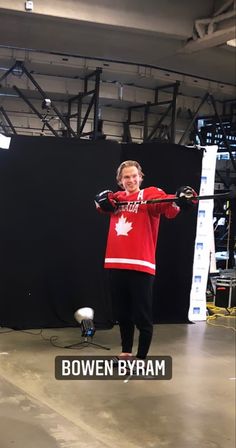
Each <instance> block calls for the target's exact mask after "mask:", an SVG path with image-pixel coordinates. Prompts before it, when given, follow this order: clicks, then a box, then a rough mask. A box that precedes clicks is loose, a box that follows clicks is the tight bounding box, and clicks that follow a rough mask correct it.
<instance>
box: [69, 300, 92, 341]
mask: <svg viewBox="0 0 236 448" xmlns="http://www.w3.org/2000/svg"><path fill="white" fill-rule="evenodd" d="M93 317H94V311H93V309H92V308H88V307H85V308H79V309H78V310H77V311H76V312H75V313H74V318H75V320H76V321H77V322H78V323H79V324H80V327H81V333H82V336H83V337H90V338H92V337H93V336H94V334H95V332H96V329H95V326H94V323H93Z"/></svg>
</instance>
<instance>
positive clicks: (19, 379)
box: [0, 318, 236, 448]
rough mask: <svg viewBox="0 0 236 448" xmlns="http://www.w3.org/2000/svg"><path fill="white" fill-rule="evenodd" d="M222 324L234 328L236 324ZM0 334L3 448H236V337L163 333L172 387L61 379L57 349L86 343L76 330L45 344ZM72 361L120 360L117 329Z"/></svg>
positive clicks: (172, 328)
mask: <svg viewBox="0 0 236 448" xmlns="http://www.w3.org/2000/svg"><path fill="white" fill-rule="evenodd" d="M215 323H217V324H220V325H222V324H224V325H225V326H226V327H228V326H235V321H234V319H232V318H231V319H228V320H227V319H225V318H219V319H218V320H217V321H216V322H215ZM6 330H7V329H4V328H0V333H1V334H0V384H1V390H0V440H1V441H0V447H1V448H13V447H14V448H41V447H43V448H85V447H86V448H102V447H103V448H106V447H107V448H108V447H109V448H110V447H112V448H121V447H122V448H234V447H235V376H236V372H235V354H234V349H235V332H234V331H233V330H232V329H229V328H224V327H216V326H214V327H213V326H210V325H208V324H207V323H205V322H200V323H196V324H194V325H187V324H186V325H185V324H181V325H173V324H171V325H157V326H155V330H154V338H153V343H152V347H151V352H150V354H152V355H157V354H158V355H171V356H172V357H173V378H172V380H170V381H148V380H146V381H145V380H141V381H135V380H130V381H129V382H128V383H124V382H123V381H113V380H112V381H58V380H56V379H55V378H54V360H55V356H56V355H66V356H68V350H66V349H60V348H56V347H54V346H52V345H51V344H50V341H49V338H50V337H51V336H54V335H56V336H58V339H57V340H56V341H54V342H55V343H56V344H58V345H62V346H64V345H68V344H70V343H73V342H76V341H78V340H79V339H80V331H79V330H78V329H76V328H64V329H46V330H43V337H44V338H46V339H47V340H44V339H42V337H41V336H40V335H39V334H38V335H37V333H39V331H38V330H32V333H35V334H34V335H32V334H27V333H24V332H19V331H12V332H9V333H3V332H4V331H6ZM94 342H97V343H100V344H104V345H108V346H110V347H111V350H110V352H105V351H102V350H99V349H96V348H92V347H86V348H84V349H83V350H82V351H81V350H80V351H77V350H76V351H73V352H71V351H70V352H69V354H70V355H71V354H72V355H81V354H82V355H86V354H88V355H100V354H102V355H105V354H109V355H111V354H117V353H118V352H119V334H118V328H117V327H114V328H113V329H112V330H105V331H98V332H97V333H96V335H95V338H94Z"/></svg>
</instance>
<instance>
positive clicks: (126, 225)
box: [116, 215, 133, 236]
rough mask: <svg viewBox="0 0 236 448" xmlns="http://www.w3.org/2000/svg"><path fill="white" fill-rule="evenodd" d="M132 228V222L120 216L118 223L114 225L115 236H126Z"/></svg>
mask: <svg viewBox="0 0 236 448" xmlns="http://www.w3.org/2000/svg"><path fill="white" fill-rule="evenodd" d="M132 228H133V227H132V222H129V221H127V220H126V218H125V217H124V216H123V215H121V217H120V218H119V221H118V223H117V224H116V233H117V236H119V235H124V236H128V232H130V230H131V229H132Z"/></svg>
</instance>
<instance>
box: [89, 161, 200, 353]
mask: <svg viewBox="0 0 236 448" xmlns="http://www.w3.org/2000/svg"><path fill="white" fill-rule="evenodd" d="M143 176H144V174H143V172H142V168H141V166H140V165H139V163H138V162H136V161H134V160H127V161H125V162H123V163H121V165H120V166H119V168H118V170H117V177H116V179H117V183H118V185H119V186H120V187H121V188H122V190H123V191H117V192H116V193H113V192H111V191H110V190H105V191H102V192H101V193H99V194H98V195H96V197H95V203H96V207H97V208H98V209H99V210H100V211H103V212H109V213H110V228H109V233H108V239H107V247H106V255H105V268H106V269H109V270H110V288H111V296H112V303H113V308H114V317H115V319H116V320H117V321H118V323H119V327H120V334H121V346H122V352H121V353H120V355H119V356H120V357H128V356H132V347H133V339H134V330H135V326H136V327H137V329H138V330H139V341H138V350H137V354H136V357H137V358H140V359H145V358H146V356H147V354H148V350H149V347H150V344H151V340H152V332H153V323H152V287H153V282H154V278H155V277H154V276H155V256H156V245H157V238H158V230H159V223H160V216H161V215H164V216H165V217H166V218H170V219H171V218H175V217H176V216H177V215H178V213H179V211H180V209H181V208H182V207H183V208H184V207H188V206H189V205H190V206H191V204H192V203H193V202H194V196H195V195H196V193H195V192H194V190H193V189H192V188H191V187H181V188H180V189H179V190H178V191H177V193H176V194H177V197H179V199H178V201H177V202H178V205H177V204H176V203H175V202H174V201H173V202H163V203H154V204H138V203H135V201H146V200H152V199H164V198H173V197H175V195H170V194H166V193H165V192H164V191H163V190H161V189H160V188H156V187H149V188H144V189H140V186H141V183H142V181H143ZM120 202H128V204H124V205H119V203H120ZM129 202H130V203H129ZM133 202H134V203H133Z"/></svg>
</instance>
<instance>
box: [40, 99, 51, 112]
mask: <svg viewBox="0 0 236 448" xmlns="http://www.w3.org/2000/svg"><path fill="white" fill-rule="evenodd" d="M51 106H52V102H51V100H50V98H44V100H43V102H42V109H47V110H49V109H51Z"/></svg>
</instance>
